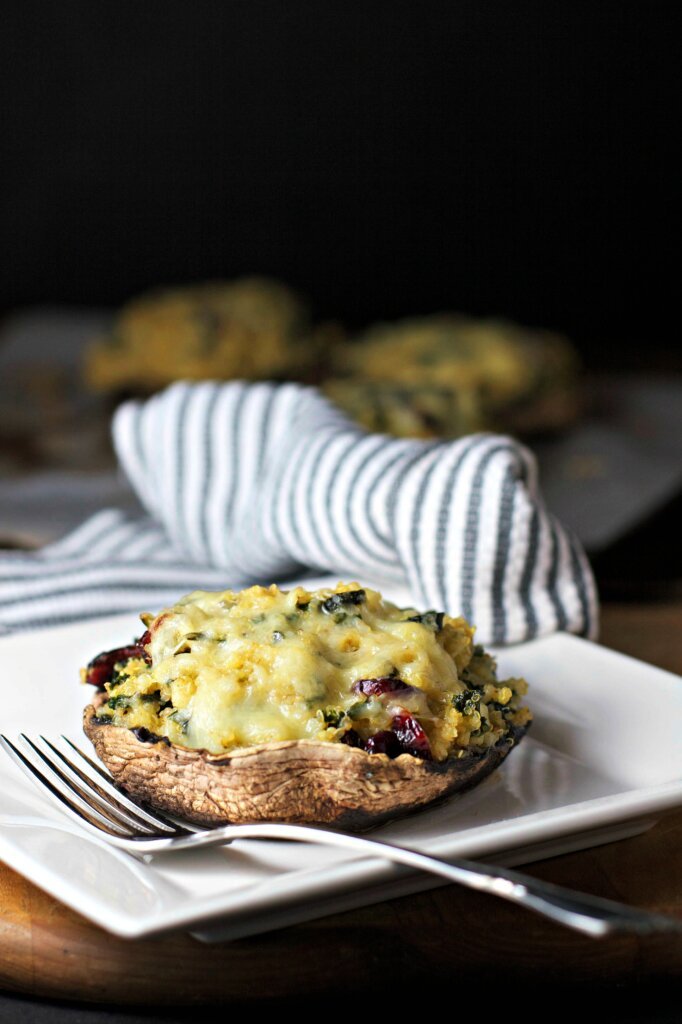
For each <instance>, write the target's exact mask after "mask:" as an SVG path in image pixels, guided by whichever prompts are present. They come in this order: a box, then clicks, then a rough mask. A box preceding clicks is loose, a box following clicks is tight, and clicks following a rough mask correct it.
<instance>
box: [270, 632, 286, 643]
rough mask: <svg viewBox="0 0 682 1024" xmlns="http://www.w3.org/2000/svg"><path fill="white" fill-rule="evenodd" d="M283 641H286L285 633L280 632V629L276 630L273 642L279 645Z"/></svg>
mask: <svg viewBox="0 0 682 1024" xmlns="http://www.w3.org/2000/svg"><path fill="white" fill-rule="evenodd" d="M281 640H284V633H282V632H280V630H279V629H276V630H275V631H274V633H273V634H272V642H273V644H278V643H279V642H280V641H281Z"/></svg>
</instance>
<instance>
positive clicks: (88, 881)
mask: <svg viewBox="0 0 682 1024" xmlns="http://www.w3.org/2000/svg"><path fill="white" fill-rule="evenodd" d="M137 633H139V623H138V621H137V619H136V617H135V616H134V615H119V616H116V617H112V618H107V619H99V620H96V621H92V622H84V623H78V624H76V625H69V626H63V627H58V628H54V629H50V630H44V631H41V632H40V633H31V634H25V635H19V636H14V637H8V638H5V639H3V640H1V641H0V670H1V673H2V723H1V731H2V732H5V733H7V734H9V736H10V737H13V736H16V734H18V733H19V732H22V731H24V732H27V733H28V734H30V735H34V734H36V733H44V734H45V735H47V736H50V737H56V736H58V735H59V734H60V733H64V734H66V735H67V736H70V737H71V738H72V739H74V741H75V742H76V743H78V744H79V745H85V747H86V748H87V740H86V739H85V737H84V736H83V735H82V733H81V727H80V721H81V714H82V709H83V706H84V705H85V703H86V702H87V700H88V698H89V693H88V692H86V689H85V688H84V687H83V686H81V685H79V683H78V670H79V668H80V666H81V665H84V664H85V663H86V662H87V661H89V660H90V658H92V657H93V655H94V654H96V653H98V652H99V651H100V650H105V649H110V648H113V647H116V646H118V645H120V644H123V643H127V642H129V641H130V638H131V637H132V636H133V635H136V634H137ZM499 662H500V675H501V678H504V677H506V676H509V675H517V676H519V675H522V676H525V677H526V678H527V679H528V681H529V696H528V703H529V705H530V706H531V707H532V709H533V712H534V715H535V721H534V723H533V727H532V730H531V732H530V734H529V735H528V737H526V738H525V739H524V741H523V743H521V745H520V746H519V748H518V750H514V751H513V752H512V754H511V755H510V757H509V758H508V760H507V761H506V762H505V763H504V765H503V766H502V767H501V769H499V770H498V771H497V772H495V773H493V775H492V776H490V777H489V778H488V779H487V780H486V781H485V782H483V783H482V784H481V785H480V786H479V787H478V788H477V789H474V790H472V791H471V792H469V793H466V794H464V795H462V796H459V797H454V798H452V799H451V800H450V801H449V802H448V803H446V804H444V805H441V806H439V807H436V808H434V809H432V810H427V811H423V812H421V813H418V814H416V815H414V816H413V817H411V818H407V819H404V820H402V821H397V822H394V823H392V824H390V825H386V826H384V827H382V828H381V829H379V830H377V833H376V834H377V835H380V836H381V837H382V838H386V839H389V840H394V841H396V842H399V843H404V844H406V845H411V846H414V847H416V848H418V849H421V850H424V851H428V852H432V853H434V854H436V855H440V856H446V857H447V856H465V857H476V858H489V859H491V860H496V861H498V862H499V863H504V864H508V865H509V864H521V863H524V862H525V863H527V862H529V861H531V860H538V859H541V858H542V857H546V856H554V855H556V854H558V853H563V852H567V851H569V850H575V849H580V848H583V847H587V846H593V845H596V844H598V843H602V842H609V841H611V840H614V839H619V838H622V837H625V836H627V835H633V834H636V833H637V832H641V831H643V830H644V829H645V828H647V827H649V826H650V825H651V824H653V822H654V821H655V820H656V816H657V815H658V814H659V813H660V812H662V811H664V810H666V809H669V808H672V807H675V806H677V805H679V804H682V782H681V781H680V779H681V776H682V743H681V742H680V737H681V736H682V680H680V679H679V678H678V677H677V676H674V675H671V674H669V673H667V672H663V671H661V670H660V669H656V668H652V667H651V666H648V665H645V664H642V663H641V662H638V661H635V660H633V659H631V658H627V657H625V656H623V655H619V654H615V653H613V652H612V651H608V650H606V649H605V648H602V647H599V646H598V645H596V644H592V643H589V642H587V641H585V640H580V639H577V638H576V637H572V636H568V635H565V634H559V635H556V636H552V637H548V638H546V639H543V640H536V641H534V642H532V643H528V644H523V645H520V646H518V647H514V648H509V649H506V650H504V651H502V652H499ZM0 858H2V859H3V860H4V861H5V862H6V863H7V864H9V865H10V866H11V867H13V868H14V869H15V870H17V871H19V872H21V873H22V874H24V875H25V876H26V877H27V878H29V879H31V881H33V882H34V883H35V884H36V885H38V886H40V887H41V888H43V889H45V890H46V891H47V892H49V893H51V894H52V895H53V896H55V897H56V898H57V899H59V900H61V901H63V902H64V903H66V904H67V905H68V906H70V907H72V908H73V909H75V910H77V911H79V912H80V913H81V914H83V915H84V916H85V917H87V918H90V919H91V920H93V921H95V922H97V923H98V924H99V925H101V926H102V927H104V928H106V929H108V930H109V931H111V932H114V933H115V934H117V935H122V936H128V937H139V936H142V935H147V934H149V933H152V932H157V931H161V930H163V929H168V928H179V927H181V928H185V929H190V930H192V931H193V932H194V933H195V934H196V935H198V936H199V937H201V938H206V939H215V938H221V939H224V938H236V937H239V936H243V935H248V934H253V933H256V932H260V931H266V930H268V929H271V928H276V927H281V926H283V925H288V924H292V923H294V922H297V921H302V920H306V919H311V918H314V917H319V916H322V915H324V914H327V913H331V912H335V911H338V910H345V909H350V908H352V907H355V906H360V905H363V904H369V903H373V902H378V901H380V900H382V899H388V898H390V897H393V896H397V895H401V894H404V893H407V892H415V891H418V890H420V889H426V888H428V887H430V886H433V885H438V884H442V883H439V882H438V881H437V880H435V879H434V878H433V877H431V876H428V877H426V876H421V875H418V874H415V873H412V872H410V871H408V870H407V869H404V868H400V867H396V866H395V865H387V864H385V863H384V862H382V861H381V860H380V859H378V858H367V857H358V856H353V855H351V854H348V853H343V852H338V851H336V850H333V849H330V848H314V847H309V846H304V845H298V844H294V843H284V842H262V841H261V842H258V841H245V842H242V843H238V844H236V845H235V846H232V847H224V848H221V849H210V850H201V851H195V852H186V853H171V854H161V855H158V856H156V857H153V858H151V859H149V861H148V862H146V863H145V862H142V861H139V860H136V859H134V858H133V857H131V856H129V855H127V854H125V853H123V852H121V851H118V850H115V849H113V848H111V847H108V846H107V845H106V844H105V843H104V842H101V841H100V840H99V839H97V838H92V837H91V836H89V835H86V834H85V833H84V832H82V831H80V830H79V828H78V826H77V825H76V824H72V823H71V821H70V819H68V818H67V817H65V816H64V815H62V814H61V813H60V812H59V811H58V810H56V809H53V808H52V805H51V804H50V803H49V802H48V801H47V800H46V799H45V797H44V796H43V794H42V793H41V792H39V791H38V789H36V788H35V787H34V786H32V784H31V783H30V782H29V781H28V780H27V779H26V778H25V777H24V776H23V774H22V773H21V772H20V771H19V769H18V768H17V767H16V766H15V765H14V764H13V763H12V762H11V761H10V760H9V758H7V757H6V755H5V754H4V753H1V752H0Z"/></svg>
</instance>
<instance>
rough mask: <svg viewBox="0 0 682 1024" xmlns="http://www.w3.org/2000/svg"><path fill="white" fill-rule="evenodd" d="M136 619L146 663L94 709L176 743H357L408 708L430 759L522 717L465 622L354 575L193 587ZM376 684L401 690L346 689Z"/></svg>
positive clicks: (139, 662) (488, 738)
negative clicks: (327, 581)
mask: <svg viewBox="0 0 682 1024" xmlns="http://www.w3.org/2000/svg"><path fill="white" fill-rule="evenodd" d="M145 621H146V624H147V625H148V627H149V630H150V633H151V643H150V645H149V647H148V650H149V652H150V653H151V660H152V664H151V666H149V665H147V664H146V662H145V661H144V660H143V659H140V658H135V659H132V660H130V661H128V662H127V663H125V664H123V665H121V666H120V667H118V671H117V672H116V673H115V674H114V677H113V678H112V681H111V682H110V683H108V684H107V687H106V689H107V696H108V702H107V703H105V704H103V705H102V707H101V708H100V709H99V712H98V714H99V716H100V717H103V718H109V719H110V720H111V721H112V722H113V723H114V724H116V725H124V726H126V727H128V728H139V727H144V728H146V729H148V730H149V731H150V732H153V733H155V734H157V735H160V736H165V737H167V738H168V739H169V740H170V741H171V742H173V743H179V744H182V745H184V746H187V747H191V748H203V749H206V750H208V751H211V752H212V753H221V752H223V751H228V750H229V751H231V750H234V749H237V748H241V747H248V746H255V745H259V744H263V743H269V742H273V741H278V740H301V739H310V740H323V741H330V742H334V741H339V740H342V739H343V737H344V735H345V734H346V733H348V732H349V731H350V730H353V731H354V735H355V734H357V736H359V737H360V739H361V740H362V741H365V740H366V739H367V738H368V737H370V736H374V735H375V734H376V733H377V732H379V731H381V730H388V729H390V728H391V723H392V722H393V721H394V718H395V715H396V714H401V713H407V714H409V715H411V716H413V717H414V719H416V721H417V722H418V723H419V725H420V726H421V728H422V729H423V730H424V732H425V733H426V736H427V737H428V741H429V744H430V748H431V753H432V756H433V758H434V759H435V760H443V759H445V758H446V757H448V756H450V755H451V754H452V753H453V752H454V751H455V750H456V749H457V750H463V749H464V748H465V747H466V746H470V745H480V746H489V745H490V744H492V743H494V742H497V740H498V739H499V738H500V737H501V736H502V735H504V734H505V733H506V732H507V731H508V730H509V725H510V723H511V722H513V723H514V724H522V722H523V721H527V720H528V718H530V713H529V712H528V711H527V709H525V708H520V706H519V704H518V699H517V698H518V695H520V694H522V693H524V692H525V689H526V687H525V683H524V682H523V680H508V681H507V682H506V683H504V684H502V683H498V682H497V679H496V676H495V665H494V661H493V659H492V658H490V657H489V656H488V655H486V654H484V653H483V651H482V650H481V649H480V648H478V647H476V648H474V645H473V633H474V631H473V629H472V627H471V626H470V625H469V624H468V623H467V622H466V621H465V620H464V619H461V618H460V619H455V618H450V617H448V616H443V615H440V614H436V613H435V612H428V613H423V614H421V615H420V614H419V613H418V612H417V611H415V610H414V609H405V608H398V607H396V606H395V605H393V604H391V603H390V602H388V601H385V600H384V599H383V598H382V596H381V594H379V593H377V592H376V591H374V590H370V589H367V588H364V589H363V588H361V587H360V585H359V584H357V583H350V584H338V586H336V587H335V588H334V589H333V590H332V589H327V590H320V591H316V592H309V591H307V590H305V589H304V588H302V587H297V588H295V589H294V590H290V591H282V590H279V589H278V587H276V586H274V585H273V586H271V587H259V586H257V587H251V588H250V589H248V590H244V591H242V592H240V593H234V592H232V591H229V590H228V591H224V592H222V593H209V592H206V591H195V592H194V593H192V594H189V595H188V596H187V597H185V598H183V599H182V600H181V601H179V602H178V604H176V605H174V606H173V607H172V608H169V609H167V610H166V611H164V612H162V613H161V614H160V615H159V616H157V617H156V618H151V617H145ZM376 679H389V680H390V679H398V680H400V681H402V683H403V684H405V685H404V686H398V687H395V689H391V684H390V683H389V684H388V687H389V689H388V692H384V693H382V694H380V695H374V696H371V695H370V696H368V695H366V694H365V693H364V692H363V691H362V688H359V687H358V682H359V681H360V680H376Z"/></svg>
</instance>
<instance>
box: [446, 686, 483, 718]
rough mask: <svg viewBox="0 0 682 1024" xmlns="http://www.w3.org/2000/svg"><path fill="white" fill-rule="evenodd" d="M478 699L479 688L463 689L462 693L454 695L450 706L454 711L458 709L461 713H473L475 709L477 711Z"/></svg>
mask: <svg viewBox="0 0 682 1024" xmlns="http://www.w3.org/2000/svg"><path fill="white" fill-rule="evenodd" d="M480 700H481V692H480V690H464V692H463V693H456V694H455V695H454V697H453V698H452V706H453V707H454V709H455V711H460V712H461V713H462V714H463V715H473V713H474V712H475V711H478V705H479V703H480Z"/></svg>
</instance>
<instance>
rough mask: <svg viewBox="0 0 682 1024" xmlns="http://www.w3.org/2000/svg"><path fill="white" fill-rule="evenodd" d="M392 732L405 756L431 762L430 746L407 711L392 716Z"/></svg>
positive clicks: (419, 726)
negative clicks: (409, 755)
mask: <svg viewBox="0 0 682 1024" xmlns="http://www.w3.org/2000/svg"><path fill="white" fill-rule="evenodd" d="M392 725H393V730H394V732H395V734H396V736H397V737H398V740H399V742H400V746H401V747H402V749H403V751H404V752H405V753H406V754H412V756H413V757H421V758H422V759H423V760H425V761H430V760H431V744H430V743H429V738H428V736H427V735H426V733H425V732H424V730H423V729H422V727H421V725H420V724H419V722H418V721H417V719H416V718H415V717H414V716H413V715H411V714H410V713H409V712H408V711H400V712H398V714H397V715H394V716H393V722H392Z"/></svg>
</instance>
